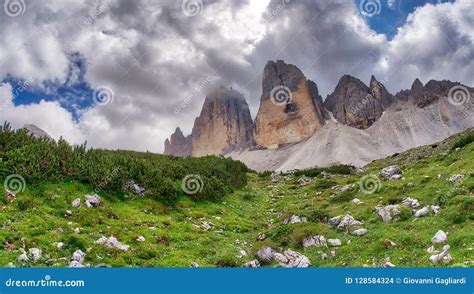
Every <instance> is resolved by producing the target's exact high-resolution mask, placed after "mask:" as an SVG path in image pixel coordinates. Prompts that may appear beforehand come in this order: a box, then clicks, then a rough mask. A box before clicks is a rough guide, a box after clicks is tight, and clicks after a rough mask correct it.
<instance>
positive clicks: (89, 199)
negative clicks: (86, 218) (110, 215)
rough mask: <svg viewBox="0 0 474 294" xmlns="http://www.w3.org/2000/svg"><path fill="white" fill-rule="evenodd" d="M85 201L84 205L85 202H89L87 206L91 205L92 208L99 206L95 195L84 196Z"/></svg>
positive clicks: (97, 196)
mask: <svg viewBox="0 0 474 294" xmlns="http://www.w3.org/2000/svg"><path fill="white" fill-rule="evenodd" d="M85 199H86V204H87V202H89V205H91V206H92V207H95V206H99V205H100V196H99V195H97V194H93V195H89V194H88V195H86V196H85Z"/></svg>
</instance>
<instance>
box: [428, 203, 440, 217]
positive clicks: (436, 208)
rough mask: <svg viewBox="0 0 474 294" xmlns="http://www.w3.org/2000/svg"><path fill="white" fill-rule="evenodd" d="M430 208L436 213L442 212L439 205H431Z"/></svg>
mask: <svg viewBox="0 0 474 294" xmlns="http://www.w3.org/2000/svg"><path fill="white" fill-rule="evenodd" d="M430 209H431V211H432V212H433V213H434V214H435V215H437V214H439V213H440V212H441V207H439V206H438V205H430Z"/></svg>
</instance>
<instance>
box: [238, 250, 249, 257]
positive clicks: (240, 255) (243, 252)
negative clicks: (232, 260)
mask: <svg viewBox="0 0 474 294" xmlns="http://www.w3.org/2000/svg"><path fill="white" fill-rule="evenodd" d="M246 256H247V251H245V250H239V252H238V253H237V257H238V258H244V257H246Z"/></svg>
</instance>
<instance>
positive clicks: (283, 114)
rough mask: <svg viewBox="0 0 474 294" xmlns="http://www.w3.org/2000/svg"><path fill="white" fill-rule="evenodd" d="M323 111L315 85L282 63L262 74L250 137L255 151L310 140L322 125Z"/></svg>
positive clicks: (272, 66) (274, 64) (272, 64)
mask: <svg viewBox="0 0 474 294" xmlns="http://www.w3.org/2000/svg"><path fill="white" fill-rule="evenodd" d="M324 123H325V121H324V108H323V103H322V99H321V96H320V95H319V91H318V88H317V86H316V84H315V83H314V82H312V81H310V80H307V79H306V77H305V76H304V75H303V73H302V72H301V70H300V69H298V68H297V67H296V66H294V65H291V64H286V63H285V62H284V61H282V60H278V61H276V62H273V61H269V62H268V63H267V65H266V66H265V69H264V71H263V81H262V96H261V98H260V107H259V109H258V113H257V116H256V118H255V128H254V132H253V136H254V139H255V143H256V145H257V146H258V147H264V148H276V147H278V146H281V145H285V144H288V143H295V142H299V141H301V140H303V139H305V138H308V137H310V136H311V135H312V134H313V133H314V132H315V131H316V130H318V129H320V128H322V126H323V125H324Z"/></svg>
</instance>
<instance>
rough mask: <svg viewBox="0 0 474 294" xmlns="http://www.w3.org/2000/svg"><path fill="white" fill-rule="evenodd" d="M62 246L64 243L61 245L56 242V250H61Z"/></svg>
mask: <svg viewBox="0 0 474 294" xmlns="http://www.w3.org/2000/svg"><path fill="white" fill-rule="evenodd" d="M63 246H64V243H63V242H58V243H56V248H58V249H61V248H63Z"/></svg>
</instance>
